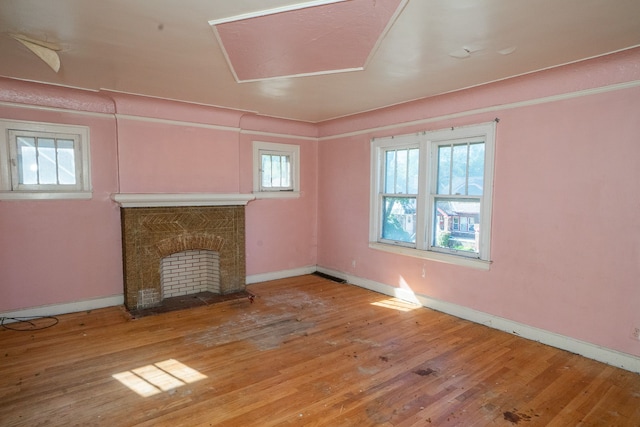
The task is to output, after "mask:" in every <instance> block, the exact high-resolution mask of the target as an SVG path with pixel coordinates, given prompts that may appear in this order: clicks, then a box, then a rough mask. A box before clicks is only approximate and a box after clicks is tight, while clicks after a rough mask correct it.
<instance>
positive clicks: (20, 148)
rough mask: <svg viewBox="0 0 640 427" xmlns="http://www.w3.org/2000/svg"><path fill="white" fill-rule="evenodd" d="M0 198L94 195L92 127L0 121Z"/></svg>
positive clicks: (83, 196)
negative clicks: (90, 155) (91, 165)
mask: <svg viewBox="0 0 640 427" xmlns="http://www.w3.org/2000/svg"><path fill="white" fill-rule="evenodd" d="M0 154H2V156H1V159H2V161H0V199H88V198H91V179H90V170H89V169H90V168H89V129H88V128H87V127H84V126H69V125H60V124H52V123H36V122H23V121H17V120H16V121H9V120H0Z"/></svg>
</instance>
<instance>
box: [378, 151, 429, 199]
mask: <svg viewBox="0 0 640 427" xmlns="http://www.w3.org/2000/svg"><path fill="white" fill-rule="evenodd" d="M384 158H385V161H384V165H385V174H384V185H383V187H384V193H387V194H418V163H419V160H420V159H419V150H418V149H417V148H411V149H402V150H389V151H385V157H384Z"/></svg>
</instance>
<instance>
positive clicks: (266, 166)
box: [261, 154, 291, 189]
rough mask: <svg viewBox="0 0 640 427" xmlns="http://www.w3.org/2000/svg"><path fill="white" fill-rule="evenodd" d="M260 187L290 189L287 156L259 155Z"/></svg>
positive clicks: (289, 168) (289, 165) (289, 167)
mask: <svg viewBox="0 0 640 427" xmlns="http://www.w3.org/2000/svg"><path fill="white" fill-rule="evenodd" d="M261 162H262V171H261V175H262V179H261V181H262V187H263V188H275V189H280V188H291V159H290V157H289V156H287V155H279V154H261Z"/></svg>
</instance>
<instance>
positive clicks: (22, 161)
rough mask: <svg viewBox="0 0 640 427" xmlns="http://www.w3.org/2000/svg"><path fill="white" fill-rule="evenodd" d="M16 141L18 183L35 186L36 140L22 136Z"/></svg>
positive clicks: (36, 175) (36, 167) (36, 166)
mask: <svg viewBox="0 0 640 427" xmlns="http://www.w3.org/2000/svg"><path fill="white" fill-rule="evenodd" d="M17 141H18V182H19V183H20V184H27V185H35V184H37V183H38V161H37V159H36V148H35V147H36V140H35V138H27V137H23V136H19V137H17Z"/></svg>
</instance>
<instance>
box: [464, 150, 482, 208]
mask: <svg viewBox="0 0 640 427" xmlns="http://www.w3.org/2000/svg"><path fill="white" fill-rule="evenodd" d="M483 187H484V142H480V143H474V144H470V145H469V188H468V192H467V194H469V195H470V196H482V189H483Z"/></svg>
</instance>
